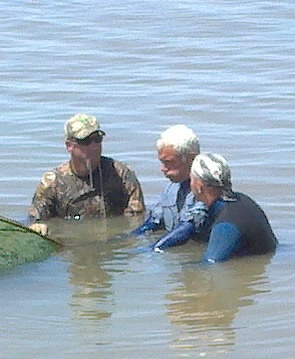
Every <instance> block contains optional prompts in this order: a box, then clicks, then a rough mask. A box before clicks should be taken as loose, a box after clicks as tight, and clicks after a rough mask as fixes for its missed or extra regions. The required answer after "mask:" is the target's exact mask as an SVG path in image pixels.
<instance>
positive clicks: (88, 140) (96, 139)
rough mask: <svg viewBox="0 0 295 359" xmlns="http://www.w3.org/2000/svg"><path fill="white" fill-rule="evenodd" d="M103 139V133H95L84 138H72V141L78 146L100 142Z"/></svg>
mask: <svg viewBox="0 0 295 359" xmlns="http://www.w3.org/2000/svg"><path fill="white" fill-rule="evenodd" d="M102 140H103V135H99V134H95V136H92V135H90V136H88V137H86V138H82V139H79V138H74V141H75V142H76V143H77V144H78V145H80V146H89V145H90V144H91V143H92V142H95V143H101V142H102Z"/></svg>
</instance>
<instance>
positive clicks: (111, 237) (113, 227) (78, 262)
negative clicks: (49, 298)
mask: <svg viewBox="0 0 295 359" xmlns="http://www.w3.org/2000/svg"><path fill="white" fill-rule="evenodd" d="M141 221H142V216H138V217H117V218H116V217H114V218H107V219H101V220H97V219H91V220H83V221H79V220H78V221H74V220H66V221H65V220H62V219H52V220H51V221H49V222H48V224H49V231H50V235H51V236H52V238H55V239H56V240H58V241H59V242H60V243H62V244H63V245H64V248H65V252H66V253H65V254H64V255H65V257H66V260H67V261H68V262H69V263H70V264H69V281H70V284H71V285H72V286H73V294H72V300H71V302H70V303H69V304H70V305H71V307H72V309H73V312H74V314H75V317H76V318H78V319H79V318H80V319H85V320H101V319H106V318H108V317H110V316H111V314H112V306H111V301H112V281H113V276H112V270H109V268H108V264H110V263H116V259H115V258H114V257H115V253H116V249H119V248H120V249H122V248H124V247H126V246H128V245H130V242H129V241H128V238H125V239H124V240H120V239H117V235H118V234H121V233H124V232H128V231H130V229H133V228H134V227H135V226H137V225H139V223H140V222H141ZM130 240H131V238H130Z"/></svg>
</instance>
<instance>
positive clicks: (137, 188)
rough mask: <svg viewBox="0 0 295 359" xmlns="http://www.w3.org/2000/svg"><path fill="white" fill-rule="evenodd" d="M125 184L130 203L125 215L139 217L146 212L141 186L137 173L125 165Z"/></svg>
mask: <svg viewBox="0 0 295 359" xmlns="http://www.w3.org/2000/svg"><path fill="white" fill-rule="evenodd" d="M124 167H125V168H124V171H123V172H124V175H123V183H124V186H125V190H126V192H127V195H128V203H127V206H126V208H125V210H124V214H125V215H129V216H130V215H131V216H132V215H137V214H141V213H143V212H144V211H145V204H144V197H143V192H142V189H141V185H140V183H139V181H138V179H137V177H136V174H135V172H134V171H133V170H132V169H131V168H130V167H129V166H127V165H124Z"/></svg>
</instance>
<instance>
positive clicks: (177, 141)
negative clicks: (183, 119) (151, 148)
mask: <svg viewBox="0 0 295 359" xmlns="http://www.w3.org/2000/svg"><path fill="white" fill-rule="evenodd" d="M166 146H172V147H173V148H174V149H175V150H176V151H177V152H178V153H179V154H181V155H185V156H187V155H189V154H195V155H197V154H199V153H200V144H199V140H198V137H197V135H196V134H195V133H194V132H193V130H192V129H190V128H188V127H187V126H185V125H175V126H171V127H169V128H168V129H167V130H165V131H164V132H162V134H161V136H160V138H159V139H158V141H157V150H158V151H160V150H162V148H163V147H166Z"/></svg>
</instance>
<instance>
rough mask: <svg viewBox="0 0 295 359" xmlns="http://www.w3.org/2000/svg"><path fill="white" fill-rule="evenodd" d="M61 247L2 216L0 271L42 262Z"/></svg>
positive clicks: (0, 222)
mask: <svg viewBox="0 0 295 359" xmlns="http://www.w3.org/2000/svg"><path fill="white" fill-rule="evenodd" d="M58 247H59V244H58V243H57V242H55V241H54V240H52V239H50V238H47V237H43V236H41V235H39V234H37V233H36V232H34V231H32V230H31V229H30V228H28V227H26V226H24V225H22V224H21V223H19V222H16V221H11V220H9V219H7V218H5V217H2V216H0V270H1V269H8V268H12V267H14V266H16V265H19V264H24V263H27V262H35V261H42V260H44V259H46V258H47V257H49V256H50V255H51V254H52V253H53V252H55V251H56V250H57V249H58Z"/></svg>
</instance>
